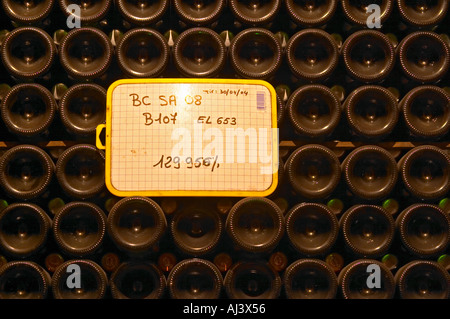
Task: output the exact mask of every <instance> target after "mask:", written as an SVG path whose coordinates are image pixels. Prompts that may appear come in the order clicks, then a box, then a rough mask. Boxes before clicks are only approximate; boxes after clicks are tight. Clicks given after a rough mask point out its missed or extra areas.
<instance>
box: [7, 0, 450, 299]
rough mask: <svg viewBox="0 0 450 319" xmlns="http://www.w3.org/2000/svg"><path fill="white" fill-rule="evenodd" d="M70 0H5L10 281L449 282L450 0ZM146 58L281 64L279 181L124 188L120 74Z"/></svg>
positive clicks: (198, 292) (321, 290) (212, 72)
mask: <svg viewBox="0 0 450 319" xmlns="http://www.w3.org/2000/svg"><path fill="white" fill-rule="evenodd" d="M372 2H374V3H375V4H377V5H378V6H379V7H378V8H379V9H380V10H379V11H380V12H379V13H380V14H379V16H378V17H376V16H375V15H373V12H375V13H376V12H377V11H376V10H375V11H373V12H371V11H368V8H369V4H372ZM71 4H72V3H71V2H69V1H66V0H60V1H59V2H55V1H53V0H45V1H40V2H16V1H13V0H3V1H2V6H3V9H2V11H1V12H0V14H1V17H0V18H1V19H0V21H1V22H0V23H1V28H0V29H3V31H2V32H1V34H0V41H1V58H2V62H3V63H2V65H1V67H2V70H1V72H0V83H2V84H1V85H0V99H1V121H0V124H1V125H0V152H1V153H0V155H1V157H0V184H1V188H0V198H1V199H2V202H1V207H0V255H1V256H0V265H1V267H0V298H23V297H27V298H30V297H31V298H67V299H69V298H89V299H95V298H187V299H190V298H449V297H450V276H449V273H448V271H449V270H450V257H449V256H448V254H449V253H448V249H449V247H450V217H449V216H450V215H449V214H450V208H449V207H450V202H449V199H448V197H449V189H450V182H449V179H450V155H449V146H450V145H449V130H450V109H449V108H450V95H449V90H448V87H446V86H448V83H449V82H448V80H449V75H448V69H449V64H450V49H449V38H448V35H446V34H445V33H446V32H448V30H447V28H446V26H448V23H449V17H448V14H447V13H448V5H449V4H448V2H447V1H445V0H442V1H433V2H426V1H425V2H424V1H404V0H397V1H387V0H383V1H350V0H343V1H337V0H328V1H314V0H311V1H302V0H298V1H296V0H286V1H281V0H278V1H277V0H275V1H238V0H228V1H225V0H222V1H221V0H218V1H202V0H198V1H178V0H172V1H146V0H141V1H129V0H116V1H112V0H99V1H86V2H80V3H79V6H78V7H75V9H74V7H73V6H70V5H71ZM77 8H78V9H79V10H80V11H79V12H80V13H81V15H77V14H79V13H77ZM376 9H377V8H376ZM377 18H379V22H380V25H379V26H378V25H377ZM77 23H79V25H77ZM149 77H161V78H163V77H170V78H172V77H193V78H200V77H201V78H205V77H206V78H207V77H218V78H236V77H237V78H249V79H263V80H266V81H268V82H270V83H271V84H272V85H273V86H274V87H275V88H276V92H277V95H278V96H277V102H278V103H277V107H278V113H277V115H278V126H279V129H280V165H279V177H280V179H279V186H278V188H277V189H276V191H275V192H274V193H273V194H272V195H271V196H269V197H267V198H205V199H202V201H198V199H195V198H146V197H129V198H117V197H115V196H112V195H111V194H110V193H109V192H108V190H107V189H106V188H105V185H104V170H105V156H104V154H103V152H102V151H101V150H98V149H97V148H96V147H95V146H94V144H95V137H94V135H95V128H96V126H97V125H98V124H100V123H103V122H104V121H105V108H106V106H105V103H106V90H107V88H108V86H109V85H110V84H111V83H113V82H114V81H115V80H117V79H120V78H149ZM73 267H75V268H76V267H79V268H78V269H80V272H81V274H82V275H81V276H80V280H81V285H76V281H74V282H73V285H69V284H68V283H69V282H71V281H70V280H71V279H70V278H69V277H70V276H71V274H72V273H71V272H70V271H68V270H70V269H75V268H73ZM373 269H378V272H375V274H378V276H379V277H378V278H379V279H378V280H379V285H377V284H376V283H377V282H376V281H373V282H372V281H371V278H373V277H370V276H371V275H372V272H373ZM71 278H74V277H71Z"/></svg>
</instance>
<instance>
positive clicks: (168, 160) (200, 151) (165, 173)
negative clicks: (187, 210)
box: [96, 79, 278, 197]
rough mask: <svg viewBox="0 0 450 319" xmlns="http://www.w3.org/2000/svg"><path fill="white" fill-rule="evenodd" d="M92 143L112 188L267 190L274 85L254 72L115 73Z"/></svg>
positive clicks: (213, 192) (274, 159)
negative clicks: (225, 75) (233, 75)
mask: <svg viewBox="0 0 450 319" xmlns="http://www.w3.org/2000/svg"><path fill="white" fill-rule="evenodd" d="M103 130H105V138H104V143H103V142H102V141H101V139H100V133H101V132H102V131H103ZM96 144H97V147H98V148H99V149H104V150H105V154H106V157H105V158H106V163H105V167H106V171H105V176H106V180H105V182H106V185H107V187H108V189H109V191H110V192H111V193H113V194H114V195H117V196H121V197H125V196H238V197H246V196H267V195H269V194H271V193H272V192H273V191H274V190H275V188H276V187H277V184H278V129H277V104H276V93H275V90H274V88H273V87H272V86H271V85H270V84H269V83H267V82H266V81H261V80H247V79H242V80H240V79H124V80H119V81H116V82H114V83H113V84H112V85H111V86H110V87H109V89H108V92H107V105H106V124H102V125H99V126H98V127H97V140H96Z"/></svg>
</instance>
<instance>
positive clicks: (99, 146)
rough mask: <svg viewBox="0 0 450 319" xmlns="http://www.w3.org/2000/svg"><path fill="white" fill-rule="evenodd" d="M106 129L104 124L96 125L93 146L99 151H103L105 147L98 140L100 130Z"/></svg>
mask: <svg viewBox="0 0 450 319" xmlns="http://www.w3.org/2000/svg"><path fill="white" fill-rule="evenodd" d="M103 129H106V124H100V125H97V129H96V134H95V146H97V148H98V149H99V150H105V149H106V146H105V145H103V144H102V141H101V140H100V134H101V133H102V130H103Z"/></svg>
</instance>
